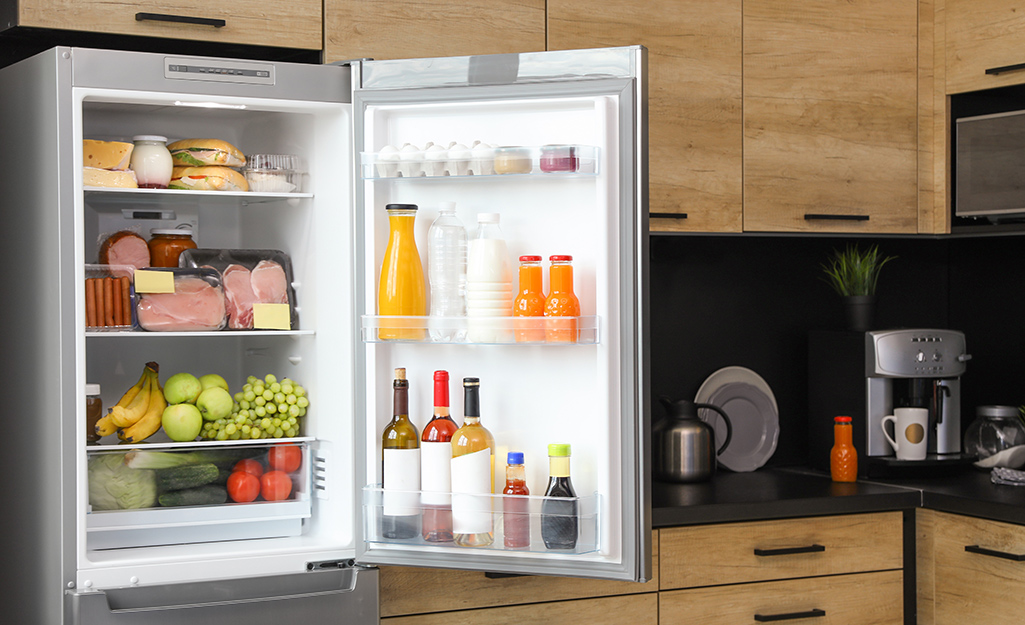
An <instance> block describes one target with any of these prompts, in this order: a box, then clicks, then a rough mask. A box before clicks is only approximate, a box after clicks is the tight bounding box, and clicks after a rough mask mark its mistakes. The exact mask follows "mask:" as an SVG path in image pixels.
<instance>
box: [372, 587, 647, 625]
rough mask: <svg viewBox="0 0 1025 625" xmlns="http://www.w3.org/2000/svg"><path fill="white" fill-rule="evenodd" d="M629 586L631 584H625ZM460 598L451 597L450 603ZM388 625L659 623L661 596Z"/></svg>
mask: <svg viewBox="0 0 1025 625" xmlns="http://www.w3.org/2000/svg"><path fill="white" fill-rule="evenodd" d="M624 583H627V582H624ZM457 598H459V597H457V596H456V595H455V594H454V593H453V594H450V595H449V600H450V601H449V603H452V604H454V603H455V599H457ZM381 623H383V624H384V625H509V624H510V623H515V624H516V625H550V624H551V623H558V624H559V625H576V624H579V625H594V624H595V623H601V625H638V624H639V623H645V624H648V623H658V594H657V593H654V592H651V593H647V594H642V595H623V596H619V597H603V598H599V599H580V600H577V601H556V602H553V603H535V604H530V605H517V606H507V607H501V608H490V609H485V610H461V611H459V612H441V613H437V614H420V615H416V616H398V617H393V618H382V619H381Z"/></svg>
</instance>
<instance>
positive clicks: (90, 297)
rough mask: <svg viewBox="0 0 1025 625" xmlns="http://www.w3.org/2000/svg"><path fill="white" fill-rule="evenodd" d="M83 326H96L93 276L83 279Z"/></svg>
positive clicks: (94, 282)
mask: <svg viewBox="0 0 1025 625" xmlns="http://www.w3.org/2000/svg"><path fill="white" fill-rule="evenodd" d="M85 327H87V328H95V327H96V281H95V279H93V278H88V279H86V281H85Z"/></svg>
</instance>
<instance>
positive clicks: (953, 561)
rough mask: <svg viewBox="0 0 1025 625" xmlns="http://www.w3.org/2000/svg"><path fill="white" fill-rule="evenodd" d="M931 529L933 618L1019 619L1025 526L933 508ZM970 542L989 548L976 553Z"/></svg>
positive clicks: (939, 622)
mask: <svg viewBox="0 0 1025 625" xmlns="http://www.w3.org/2000/svg"><path fill="white" fill-rule="evenodd" d="M932 529H933V541H932V548H933V554H932V555H933V561H934V563H935V570H934V572H933V580H934V582H933V583H934V584H935V588H934V590H933V592H934V598H935V602H934V604H933V606H932V608H933V612H934V619H935V620H934V621H933V622H934V623H935V624H936V625H962V624H964V623H986V625H1001V624H1004V623H1007V624H1010V623H1015V624H1020V623H1021V622H1022V618H1023V617H1022V611H1021V606H1022V599H1021V594H1022V588H1023V587H1025V527H1022V526H1020V525H1012V524H1010V523H1001V522H997V521H987V520H984V519H977V518H973V517H966V516H961V515H956V514H947V513H943V512H935V513H934V517H933V524H932ZM966 547H969V548H981V549H985V550H989V551H990V553H988V554H980V553H973V552H971V551H967V550H966V549H965V548H966ZM1009 558H1022V559H1021V560H1015V559H1009Z"/></svg>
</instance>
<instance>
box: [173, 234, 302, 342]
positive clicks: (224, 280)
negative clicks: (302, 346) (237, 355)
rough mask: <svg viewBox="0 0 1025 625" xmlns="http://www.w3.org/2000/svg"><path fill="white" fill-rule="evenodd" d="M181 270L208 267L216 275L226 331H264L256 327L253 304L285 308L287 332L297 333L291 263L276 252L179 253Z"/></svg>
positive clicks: (201, 251)
mask: <svg viewBox="0 0 1025 625" xmlns="http://www.w3.org/2000/svg"><path fill="white" fill-rule="evenodd" d="M179 265H180V266H182V267H193V268H196V267H209V268H212V269H215V270H217V271H218V272H219V273H220V277H221V284H222V285H223V288H224V299H225V307H226V311H227V317H228V322H227V326H228V329H231V330H252V329H258V330H264V329H281V328H280V327H270V326H267V327H263V326H260V327H258V320H257V319H256V316H255V315H254V314H253V305H254V304H286V305H288V319H289V324H288V325H289V326H290V328H291V329H298V327H299V315H298V311H297V310H296V306H295V290H294V289H293V287H292V261H291V259H290V258H289V256H288V255H287V254H285V253H284V252H282V251H279V250H244V249H237V250H231V249H204V248H200V249H194V250H186V251H184V252H182V255H181V256H180V257H179Z"/></svg>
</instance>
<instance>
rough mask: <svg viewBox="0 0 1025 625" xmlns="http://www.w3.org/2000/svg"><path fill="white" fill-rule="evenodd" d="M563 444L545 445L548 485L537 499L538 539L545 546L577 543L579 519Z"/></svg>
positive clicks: (566, 545)
mask: <svg viewBox="0 0 1025 625" xmlns="http://www.w3.org/2000/svg"><path fill="white" fill-rule="evenodd" d="M569 452H570V447H569V445H567V444H561V443H560V444H552V445H549V446H548V466H549V475H550V477H549V478H548V489H547V490H546V491H545V497H548V499H545V500H544V501H543V502H542V503H541V539H542V540H543V541H544V543H545V547H548V548H549V549H574V548H576V546H577V533H578V531H579V520H578V518H577V515H578V511H577V494H576V493H575V492H574V491H573V484H572V482H570V479H569Z"/></svg>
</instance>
